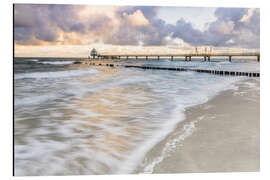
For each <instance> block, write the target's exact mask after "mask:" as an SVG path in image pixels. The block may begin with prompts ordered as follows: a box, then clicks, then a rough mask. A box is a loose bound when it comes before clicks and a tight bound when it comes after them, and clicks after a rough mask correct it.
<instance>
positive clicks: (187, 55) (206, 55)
mask: <svg viewBox="0 0 270 180" xmlns="http://www.w3.org/2000/svg"><path fill="white" fill-rule="evenodd" d="M98 57H99V58H100V59H123V58H125V59H129V58H134V59H138V58H140V59H142V58H143V59H146V60H148V58H150V57H151V58H152V59H157V60H160V58H169V59H171V60H174V59H175V58H184V59H185V61H191V60H192V57H199V58H203V60H204V61H208V62H210V61H211V57H228V60H229V61H230V62H231V61H232V57H256V58H257V61H258V62H260V53H185V54H100V55H99V56H98Z"/></svg>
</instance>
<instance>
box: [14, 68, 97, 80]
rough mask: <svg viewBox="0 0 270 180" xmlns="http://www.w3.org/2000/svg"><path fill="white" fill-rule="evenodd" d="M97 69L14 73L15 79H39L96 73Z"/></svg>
mask: <svg viewBox="0 0 270 180" xmlns="http://www.w3.org/2000/svg"><path fill="white" fill-rule="evenodd" d="M98 72H99V71H98V70H96V69H89V70H68V71H54V72H34V73H21V74H15V77H14V78H15V79H25V78H31V79H41V78H67V77H75V76H84V75H87V74H96V73H98Z"/></svg>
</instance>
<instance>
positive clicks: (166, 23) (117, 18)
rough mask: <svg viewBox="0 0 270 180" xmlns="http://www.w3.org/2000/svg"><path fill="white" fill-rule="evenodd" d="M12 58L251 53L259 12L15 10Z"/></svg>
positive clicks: (65, 7)
mask: <svg viewBox="0 0 270 180" xmlns="http://www.w3.org/2000/svg"><path fill="white" fill-rule="evenodd" d="M14 47H15V57H87V56H88V55H89V50H91V49H92V48H96V49H97V50H98V52H99V53H101V54H127V53H180V52H190V51H194V49H195V48H197V49H198V50H199V51H205V50H206V49H207V50H208V49H210V48H212V49H214V50H215V51H246V52H255V51H258V50H259V48H260V10H259V9H255V8H254V9H253V8H213V7H212V8H206V7H203V8H200V7H165V6H164V7H163V6H96V5H95V6H91V5H61V4H57V5H56V4H43V5H41V4H16V5H15V7H14Z"/></svg>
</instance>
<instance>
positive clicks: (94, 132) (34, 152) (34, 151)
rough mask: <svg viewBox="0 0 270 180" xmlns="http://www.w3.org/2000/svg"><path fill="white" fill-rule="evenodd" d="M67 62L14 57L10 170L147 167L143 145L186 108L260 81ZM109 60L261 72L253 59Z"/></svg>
mask: <svg viewBox="0 0 270 180" xmlns="http://www.w3.org/2000/svg"><path fill="white" fill-rule="evenodd" d="M97 61H98V60H97ZM99 61H100V62H102V60H99ZM74 62H75V60H74V59H72V58H70V59H69V58H63V59H61V58H14V144H15V145H14V171H15V175H16V176H46V175H91V174H129V173H134V172H135V170H136V168H137V167H138V166H145V167H147V166H148V164H147V162H146V161H145V156H146V154H147V152H149V151H150V150H151V149H152V148H153V147H154V146H155V145H156V144H157V143H159V142H160V141H162V140H163V139H164V138H165V137H166V136H168V135H169V134H170V133H172V132H173V131H174V129H175V128H176V127H177V125H178V124H179V123H180V122H182V121H184V120H185V111H186V110H187V109H188V108H190V107H193V106H196V105H199V104H203V103H206V102H208V101H209V100H210V99H212V98H214V97H215V96H217V95H219V94H220V93H222V92H223V91H226V90H229V89H232V90H233V89H236V88H237V87H236V86H235V84H236V83H237V82H240V81H243V82H244V81H246V80H247V79H255V80H256V81H259V78H258V77H252V78H251V77H243V76H221V75H214V74H207V73H199V72H193V71H166V70H150V69H136V68H125V67H122V66H118V67H98V66H88V65H84V66H80V65H77V64H76V65H75V64H73V63H74ZM111 62H112V63H117V64H122V65H123V64H129V65H141V66H159V67H184V68H189V69H192V68H194V69H211V70H228V71H241V72H260V63H258V62H257V61H256V59H233V60H232V62H229V61H228V59H222V58H217V59H211V62H204V61H202V60H201V59H192V61H190V62H185V61H184V59H174V60H173V61H171V60H170V59H160V60H157V59H148V60H145V59H137V60H136V59H128V60H126V59H120V60H111ZM183 133H185V132H183ZM166 148H170V147H166ZM172 148H173V147H172ZM142 162H143V163H145V162H146V164H142ZM139 173H144V172H139Z"/></svg>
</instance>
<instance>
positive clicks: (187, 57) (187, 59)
mask: <svg viewBox="0 0 270 180" xmlns="http://www.w3.org/2000/svg"><path fill="white" fill-rule="evenodd" d="M105 57H106V58H108V57H109V56H102V58H105ZM121 57H126V59H129V56H112V57H111V58H112V59H116V58H118V59H120V58H121ZM148 57H149V56H145V59H146V60H148ZM191 57H192V56H185V61H191ZM197 57H199V56H197ZM228 57H229V61H230V62H231V61H232V56H228ZM203 58H204V61H207V60H208V61H210V59H211V56H210V55H205V56H203ZM135 59H138V56H135ZM159 59H160V56H157V60H159ZM170 59H171V60H173V59H174V56H170ZM257 61H258V62H260V55H257Z"/></svg>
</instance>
